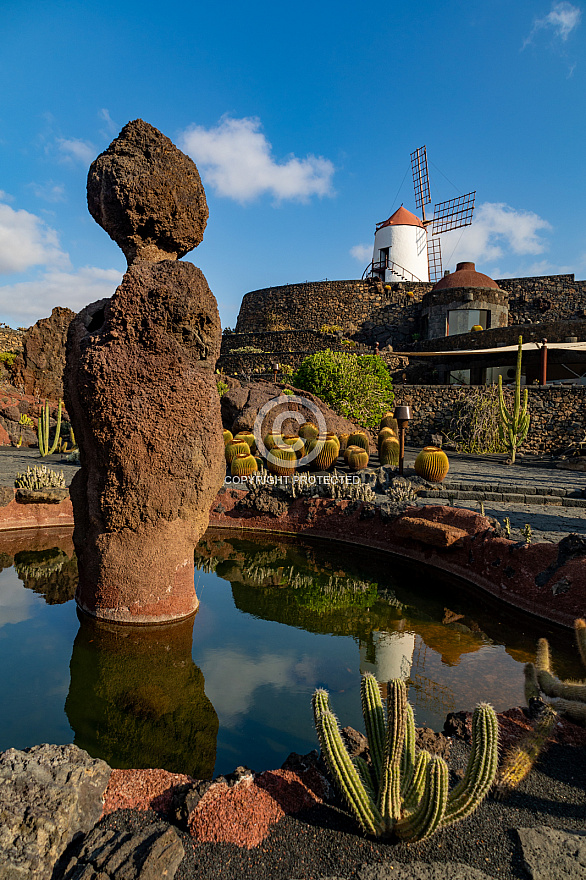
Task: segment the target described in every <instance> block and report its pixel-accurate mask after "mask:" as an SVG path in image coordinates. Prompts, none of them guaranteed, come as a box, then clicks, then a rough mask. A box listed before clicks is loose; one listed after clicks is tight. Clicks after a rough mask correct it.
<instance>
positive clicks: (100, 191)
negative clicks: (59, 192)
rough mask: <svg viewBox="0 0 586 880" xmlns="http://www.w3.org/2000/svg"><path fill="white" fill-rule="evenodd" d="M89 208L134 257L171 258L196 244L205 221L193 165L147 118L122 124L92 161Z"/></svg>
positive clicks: (129, 256)
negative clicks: (145, 120)
mask: <svg viewBox="0 0 586 880" xmlns="http://www.w3.org/2000/svg"><path fill="white" fill-rule="evenodd" d="M87 200H88V208H89V212H90V214H91V215H92V217H93V218H94V220H95V221H96V223H99V224H100V226H101V227H102V228H103V229H105V230H106V232H107V233H108V235H109V236H110V238H112V239H113V240H114V241H115V242H116V244H117V245H118V246H119V247H120V248H121V249H122V250H123V251H124V254H125V256H126V259H127V260H128V263H129V265H130V263H132V262H133V261H134V260H149V261H151V262H159V261H160V260H175V259H177V258H179V257H183V256H185V254H187V253H188V252H189V251H190V250H192V248H194V247H197V245H198V244H200V242H201V240H202V239H203V233H204V230H205V227H206V223H207V219H208V206H207V202H206V197H205V192H204V188H203V185H202V182H201V180H200V176H199V172H198V170H197V167H196V165H195V163H194V162H193V161H192V160H191V159H190V158H189V156H186V155H185V154H184V153H182V152H181V150H179V149H177V147H176V146H175V145H174V144H173V142H172V141H170V140H169V138H168V137H165V135H164V134H162V133H161V132H160V131H158V130H157V129H156V128H153V126H152V125H149V124H148V122H144V121H143V120H142V119H135V120H134V121H133V122H129V123H128V124H127V125H125V126H124V128H123V129H122V131H121V132H120V134H119V135H118V137H117V138H115V139H114V140H113V141H112V143H111V144H110V146H109V147H108V149H107V150H105V151H104V152H103V153H101V155H99V156H98V158H97V159H95V161H94V162H92V164H91V166H90V170H89V173H88V180H87Z"/></svg>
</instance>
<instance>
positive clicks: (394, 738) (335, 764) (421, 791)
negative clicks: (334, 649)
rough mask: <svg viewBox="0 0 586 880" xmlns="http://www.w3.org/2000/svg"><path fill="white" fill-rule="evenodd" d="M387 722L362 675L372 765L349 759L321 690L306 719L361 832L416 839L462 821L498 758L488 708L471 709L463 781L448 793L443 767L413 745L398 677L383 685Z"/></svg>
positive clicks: (373, 685) (374, 686)
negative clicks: (309, 718) (310, 721)
mask: <svg viewBox="0 0 586 880" xmlns="http://www.w3.org/2000/svg"><path fill="white" fill-rule="evenodd" d="M387 694H388V695H387V706H386V709H387V711H386V718H385V715H384V711H383V704H382V700H381V696H380V690H379V686H378V683H377V681H376V679H375V678H374V676H373V675H370V674H367V675H365V676H363V678H362V684H361V701H362V712H363V716H364V724H365V729H366V732H367V737H368V742H369V749H370V756H371V761H372V766H370V767H369V765H368V764H367V763H366V761H364V760H363V759H361V758H355V759H354V761H352V759H351V758H350V756H349V755H348V752H347V751H346V748H345V746H344V742H343V740H342V735H341V733H340V729H339V727H338V722H337V721H336V718H335V716H334V715H333V713H332V711H331V709H330V706H329V699H328V695H327V693H326V691H324V690H321V689H320V690H318V691H316V692H315V694H314V696H313V715H314V722H315V726H316V730H317V735H318V739H319V742H320V746H321V749H322V752H323V755H324V758H325V760H326V763H327V765H328V768H329V771H330V773H331V775H332V777H333V779H334V781H335V783H336V784H337V786H338V788H339V789H340V791H341V793H342V795H343V797H344V799H345V800H346V802H347V804H348V806H349V807H350V809H351V811H352V812H353V814H354V815H355V817H356V819H357V820H358V823H359V824H360V826H361V828H362V829H363V830H364V831H365V832H366V833H368V834H373V835H375V836H381V835H390V834H395V835H396V836H397V837H399V838H400V839H403V840H423V839H424V838H426V837H429V836H430V835H431V834H433V833H434V832H435V831H436V830H437V829H438V828H441V827H443V826H444V825H448V824H450V823H451V822H455V821H457V820H458V819H463V818H465V817H466V816H469V815H470V814H471V813H472V812H473V811H474V810H475V809H476V807H477V806H478V805H479V803H480V802H481V800H482V798H483V797H484V796H485V795H486V793H487V792H488V789H489V788H490V786H491V785H492V783H493V781H494V778H495V775H496V769H497V761H498V724H497V719H496V715H495V713H494V710H493V709H492V708H491V707H490V706H487V705H481V706H478V707H477V708H476V710H475V712H474V716H473V719H472V749H471V754H470V760H469V762H468V766H467V768H466V773H465V775H464V778H463V780H462V782H460V783H459V785H457V786H456V787H455V789H454V791H453V792H452V793H451V794H449V792H448V777H449V772H448V766H447V764H446V762H445V761H444V760H443V759H442V758H439V757H432V756H431V755H430V754H429V753H428V752H426V751H424V750H421V751H419V752H418V751H417V750H416V747H415V720H414V717H413V710H412V708H411V706H410V705H409V703H408V702H407V690H406V687H405V683H404V682H403V681H402V680H401V679H395V680H393V681H390V682H388V684H387Z"/></svg>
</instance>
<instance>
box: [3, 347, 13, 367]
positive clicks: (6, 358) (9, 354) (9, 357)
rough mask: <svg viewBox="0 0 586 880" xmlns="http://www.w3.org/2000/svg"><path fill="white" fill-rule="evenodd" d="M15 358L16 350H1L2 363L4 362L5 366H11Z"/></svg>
mask: <svg viewBox="0 0 586 880" xmlns="http://www.w3.org/2000/svg"><path fill="white" fill-rule="evenodd" d="M15 360H16V353H15V352H14V351H0V363H3V364H4V366H5V367H11V366H12V364H13V363H14V361H15Z"/></svg>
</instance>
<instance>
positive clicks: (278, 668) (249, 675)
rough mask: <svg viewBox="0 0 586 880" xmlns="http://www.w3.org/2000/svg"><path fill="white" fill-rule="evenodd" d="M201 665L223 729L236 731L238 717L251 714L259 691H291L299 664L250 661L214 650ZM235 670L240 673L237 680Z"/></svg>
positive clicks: (279, 659)
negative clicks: (269, 689) (261, 689)
mask: <svg viewBox="0 0 586 880" xmlns="http://www.w3.org/2000/svg"><path fill="white" fill-rule="evenodd" d="M199 665H200V667H201V670H202V672H203V674H204V677H205V682H206V694H207V695H208V697H209V698H210V700H211V701H212V703H213V704H214V709H215V710H216V712H217V713H218V717H219V718H220V723H221V724H222V726H224V727H233V726H234V725H235V724H236V723H237V721H238V718H239V716H240V715H243V714H245V713H246V712H247V711H248V709H249V708H250V706H251V705H252V703H253V701H254V695H255V691H256V690H257V689H258V688H260V687H264V686H266V685H272V686H273V687H277V688H288V687H291V686H292V685H293V684H294V683H295V681H296V672H295V670H296V661H295V660H294V658H293V657H286V656H280V655H278V654H266V653H265V654H259V655H257V656H255V657H248V656H247V655H246V654H244V653H242V652H240V651H221V650H215V649H211V650H210V651H208V652H207V653H206V655H205V657H204V658H203V660H200V664H199ZM234 670H238V674H237V676H236V677H235V675H234Z"/></svg>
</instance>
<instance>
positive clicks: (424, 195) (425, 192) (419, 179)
mask: <svg viewBox="0 0 586 880" xmlns="http://www.w3.org/2000/svg"><path fill="white" fill-rule="evenodd" d="M411 171H412V172H413V188H414V190H415V205H416V207H417V208H420V209H421V210H422V211H423V206H424V205H429V204H430V203H431V195H430V192H429V174H428V173H427V150H426V149H425V146H423V147H419V149H417V150H414V151H413V152H412V153H411ZM424 213H425V212H424Z"/></svg>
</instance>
